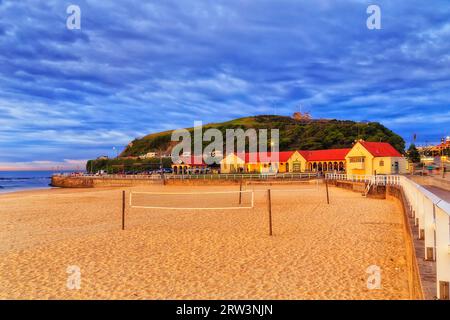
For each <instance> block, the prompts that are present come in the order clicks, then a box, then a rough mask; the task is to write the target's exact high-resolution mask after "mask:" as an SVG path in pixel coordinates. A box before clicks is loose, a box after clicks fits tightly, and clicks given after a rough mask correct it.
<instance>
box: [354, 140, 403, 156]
mask: <svg viewBox="0 0 450 320" xmlns="http://www.w3.org/2000/svg"><path fill="white" fill-rule="evenodd" d="M358 143H360V144H361V145H362V146H363V147H364V148H365V149H366V150H367V151H369V152H370V154H372V155H373V156H374V157H403V156H402V154H401V153H400V152H398V151H397V150H396V149H395V148H394V147H393V146H392V145H390V144H389V143H387V142H367V141H358Z"/></svg>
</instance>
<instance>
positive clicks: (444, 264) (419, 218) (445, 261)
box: [326, 174, 450, 298]
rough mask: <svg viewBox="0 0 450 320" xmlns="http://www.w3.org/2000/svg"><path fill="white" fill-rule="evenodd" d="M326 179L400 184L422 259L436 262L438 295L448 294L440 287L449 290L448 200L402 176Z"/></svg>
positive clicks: (342, 175) (449, 209) (449, 205)
mask: <svg viewBox="0 0 450 320" xmlns="http://www.w3.org/2000/svg"><path fill="white" fill-rule="evenodd" d="M326 178H327V179H329V180H343V181H353V182H366V183H368V184H370V183H378V184H379V185H380V184H382V185H396V186H399V187H401V188H402V189H403V193H404V194H405V197H406V202H407V204H408V206H409V209H410V212H411V213H412V218H414V221H415V226H416V227H418V229H419V237H420V239H423V240H424V241H425V246H424V247H425V258H426V259H427V260H431V261H436V287H437V296H438V297H441V298H442V297H446V296H447V297H448V292H445V293H444V292H441V290H442V288H447V289H446V290H448V283H449V282H450V203H448V202H446V201H444V200H442V199H441V198H439V197H438V196H436V195H435V194H433V193H431V192H430V191H428V190H426V189H425V188H423V187H422V186H420V185H419V184H417V183H415V182H414V181H412V180H411V179H409V178H407V177H405V176H356V175H346V174H327V175H326ZM443 284H446V285H443Z"/></svg>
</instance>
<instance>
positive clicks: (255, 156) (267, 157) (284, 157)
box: [236, 151, 295, 163]
mask: <svg viewBox="0 0 450 320" xmlns="http://www.w3.org/2000/svg"><path fill="white" fill-rule="evenodd" d="M294 152H295V151H281V152H277V153H273V152H246V153H244V157H242V156H241V154H239V153H238V154H236V155H237V156H238V157H239V158H241V159H242V158H245V160H244V159H243V160H244V161H245V163H269V162H287V161H288V160H289V158H290V157H291V156H292V154H293V153H294ZM277 156H278V159H276V157H277ZM277 160H278V161H277Z"/></svg>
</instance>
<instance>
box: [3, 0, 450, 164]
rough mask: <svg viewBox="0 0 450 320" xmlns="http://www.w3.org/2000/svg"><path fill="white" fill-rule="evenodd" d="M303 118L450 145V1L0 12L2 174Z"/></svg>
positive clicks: (7, 5) (24, 6)
mask: <svg viewBox="0 0 450 320" xmlns="http://www.w3.org/2000/svg"><path fill="white" fill-rule="evenodd" d="M70 4H76V5H79V6H80V8H81V30H68V29H67V27H66V19H67V16H68V15H67V13H66V8H67V6H68V5H70ZM369 4H377V5H379V6H380V8H381V12H382V29H381V30H368V29H367V27H366V19H367V17H368V14H367V13H366V9H367V6H368V5H369ZM299 105H302V106H303V111H311V112H312V114H313V116H314V117H316V118H318V117H325V118H337V119H352V120H371V121H380V122H381V123H383V124H384V125H386V126H388V127H389V128H391V129H392V130H394V131H395V132H397V133H399V134H401V135H402V136H403V137H404V138H405V140H406V141H408V142H409V141H410V140H411V138H410V137H411V135H412V134H413V133H417V135H418V142H420V143H424V142H426V141H429V142H436V141H438V140H439V139H440V137H442V136H443V135H449V134H450V2H449V1H448V0H442V1H440V0H430V1H422V0H420V1H419V0H408V1H406V0H403V1H370V2H369V1H362V0H347V1H336V0H334V1H331V0H330V1H324V0H309V1H306V0H305V1H300V0H276V1H275V0H271V1H267V0H253V1H246V0H239V1H237V0H214V1H206V0H198V1H194V0H191V1H187V0H158V1H156V0H153V1H152V0H150V1H141V0H126V1H119V0H116V1H90V0H84V1H75V0H74V1H72V2H66V1H35V0H25V1H7V0H0V168H3V169H5V168H19V169H20V168H29V167H35V168H48V167H53V166H58V165H59V166H66V167H76V166H82V165H83V161H84V160H85V159H89V158H93V157H96V156H98V155H102V154H106V155H110V156H112V155H114V154H115V152H114V151H113V150H112V148H113V147H114V146H116V147H118V148H122V147H123V146H124V145H126V144H127V143H128V142H129V141H130V140H132V139H133V138H135V137H139V136H142V135H145V134H147V133H150V132H153V131H159V130H165V129H174V128H179V127H187V126H192V124H193V121H194V120H202V121H203V122H205V123H207V122H215V121H223V120H228V119H233V118H235V117H242V116H248V115H255V114H275V113H277V114H283V115H290V114H292V113H293V111H296V110H298V106H299Z"/></svg>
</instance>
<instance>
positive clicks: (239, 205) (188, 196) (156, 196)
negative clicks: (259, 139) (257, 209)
mask: <svg viewBox="0 0 450 320" xmlns="http://www.w3.org/2000/svg"><path fill="white" fill-rule="evenodd" d="M129 205H130V208H141V209H166V210H236V209H252V208H253V207H254V192H253V190H244V191H219V192H138V191H132V192H130V198H129Z"/></svg>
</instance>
